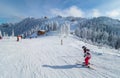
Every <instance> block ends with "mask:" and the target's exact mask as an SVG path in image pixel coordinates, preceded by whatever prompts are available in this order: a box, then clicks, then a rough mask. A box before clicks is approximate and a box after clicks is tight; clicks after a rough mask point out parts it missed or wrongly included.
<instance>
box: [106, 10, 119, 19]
mask: <svg viewBox="0 0 120 78" xmlns="http://www.w3.org/2000/svg"><path fill="white" fill-rule="evenodd" d="M106 15H107V16H109V17H112V18H118V17H120V10H112V11H109V12H106Z"/></svg>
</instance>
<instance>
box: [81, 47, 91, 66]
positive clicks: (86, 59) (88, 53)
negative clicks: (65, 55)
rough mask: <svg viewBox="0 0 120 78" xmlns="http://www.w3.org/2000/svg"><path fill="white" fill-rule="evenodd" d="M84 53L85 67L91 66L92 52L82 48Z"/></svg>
mask: <svg viewBox="0 0 120 78" xmlns="http://www.w3.org/2000/svg"><path fill="white" fill-rule="evenodd" d="M82 49H83V52H84V62H83V66H87V67H89V66H88V65H89V64H90V63H89V60H90V58H91V54H90V50H89V49H87V48H86V47H85V46H82Z"/></svg>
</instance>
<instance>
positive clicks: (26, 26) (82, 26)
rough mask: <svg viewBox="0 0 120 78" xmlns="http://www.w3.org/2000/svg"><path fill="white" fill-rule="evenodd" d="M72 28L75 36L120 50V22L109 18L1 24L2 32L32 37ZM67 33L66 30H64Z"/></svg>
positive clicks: (70, 18)
mask: <svg viewBox="0 0 120 78" xmlns="http://www.w3.org/2000/svg"><path fill="white" fill-rule="evenodd" d="M66 26H70V31H73V32H74V31H75V35H77V36H78V37H80V38H82V39H87V40H91V41H92V42H97V43H100V44H101V43H102V44H107V45H109V46H111V47H114V48H116V49H118V48H120V20H117V19H112V18H109V17H98V18H92V19H86V18H80V17H62V16H57V17H53V18H48V17H44V18H39V19H35V18H26V19H24V20H22V21H21V22H19V23H15V24H11V23H10V24H1V25H0V30H1V31H2V34H3V32H5V33H7V34H8V35H11V34H12V30H13V29H14V32H15V35H16V36H17V35H23V36H30V35H32V34H33V33H34V32H37V31H38V30H41V29H42V30H46V31H47V32H49V31H60V30H61V27H63V28H65V27H66ZM64 31H66V30H64Z"/></svg>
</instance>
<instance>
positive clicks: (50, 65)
mask: <svg viewBox="0 0 120 78" xmlns="http://www.w3.org/2000/svg"><path fill="white" fill-rule="evenodd" d="M60 41H61V38H59V36H46V37H41V38H36V39H35V38H34V39H24V40H22V41H20V42H16V40H14V39H4V40H0V78H120V52H119V51H115V50H112V49H109V48H105V47H103V48H98V47H97V46H93V45H90V44H87V43H84V42H82V41H80V40H78V39H77V38H75V37H74V36H70V37H67V38H63V45H61V43H60ZM83 45H86V46H87V47H88V48H90V50H91V54H92V59H91V61H90V62H91V64H92V65H91V66H92V68H94V70H92V69H89V68H84V67H81V66H80V65H77V64H76V63H78V61H80V62H82V61H83V52H82V49H81V47H82V46H83Z"/></svg>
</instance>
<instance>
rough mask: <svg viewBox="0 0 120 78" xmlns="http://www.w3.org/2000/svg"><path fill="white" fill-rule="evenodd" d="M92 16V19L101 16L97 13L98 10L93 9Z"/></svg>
mask: <svg viewBox="0 0 120 78" xmlns="http://www.w3.org/2000/svg"><path fill="white" fill-rule="evenodd" d="M92 16H93V17H99V16H101V13H100V12H99V10H97V9H93V11H92Z"/></svg>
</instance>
